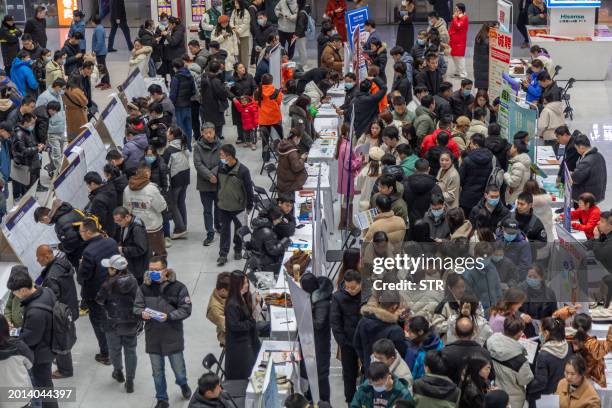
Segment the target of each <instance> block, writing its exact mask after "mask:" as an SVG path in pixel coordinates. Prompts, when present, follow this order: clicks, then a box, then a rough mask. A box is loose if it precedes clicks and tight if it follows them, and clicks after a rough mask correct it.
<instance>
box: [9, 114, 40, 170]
mask: <svg viewBox="0 0 612 408" xmlns="http://www.w3.org/2000/svg"><path fill="white" fill-rule="evenodd" d="M11 152H12V157H13V160H14V161H15V163H16V164H19V165H22V166H28V167H29V168H30V169H31V170H34V169H39V168H40V160H39V158H38V148H37V147H36V141H35V140H34V136H33V135H32V133H31V132H30V131H28V130H27V129H25V128H24V127H22V126H21V125H17V126H16V127H15V132H14V135H13V145H12V146H11Z"/></svg>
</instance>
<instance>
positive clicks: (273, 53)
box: [270, 45, 283, 89]
mask: <svg viewBox="0 0 612 408" xmlns="http://www.w3.org/2000/svg"><path fill="white" fill-rule="evenodd" d="M281 68H282V60H281V48H280V46H278V45H277V46H276V47H274V48H273V49H272V50H270V75H272V78H273V81H272V84H273V85H274V87H275V88H276V89H280V87H281V84H282V79H283V78H282V75H281Z"/></svg>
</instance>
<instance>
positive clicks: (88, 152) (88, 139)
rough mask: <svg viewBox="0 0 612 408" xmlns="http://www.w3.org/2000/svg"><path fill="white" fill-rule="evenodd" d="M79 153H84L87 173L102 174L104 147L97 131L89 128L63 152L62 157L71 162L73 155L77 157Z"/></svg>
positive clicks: (104, 158) (104, 159) (104, 156)
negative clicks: (95, 172)
mask: <svg viewBox="0 0 612 408" xmlns="http://www.w3.org/2000/svg"><path fill="white" fill-rule="evenodd" d="M81 151H84V152H85V163H87V171H97V172H98V173H100V174H102V171H103V170H104V165H105V164H106V146H104V143H103V142H102V138H101V137H100V135H99V134H98V131H97V130H96V129H94V128H93V127H89V128H88V129H86V130H85V131H84V132H83V133H81V134H80V135H78V136H77V138H76V139H74V140H73V141H72V143H70V144H69V145H68V147H67V148H66V150H65V151H64V156H66V157H67V158H68V160H69V161H70V160H73V157H72V156H73V155H79V154H80V153H81Z"/></svg>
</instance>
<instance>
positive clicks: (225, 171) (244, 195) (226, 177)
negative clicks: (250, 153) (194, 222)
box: [217, 161, 253, 212]
mask: <svg viewBox="0 0 612 408" xmlns="http://www.w3.org/2000/svg"><path fill="white" fill-rule="evenodd" d="M217 178H218V189H217V205H218V207H219V208H220V209H222V210H225V211H236V212H241V211H243V210H245V209H246V210H247V211H250V210H251V209H252V208H253V181H252V179H251V173H250V172H249V168H248V167H246V166H245V165H244V164H241V163H240V162H238V161H236V163H235V164H234V166H233V167H230V166H229V165H223V166H221V167H220V168H219V171H218V174H217Z"/></svg>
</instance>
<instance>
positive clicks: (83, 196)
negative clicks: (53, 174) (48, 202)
mask: <svg viewBox="0 0 612 408" xmlns="http://www.w3.org/2000/svg"><path fill="white" fill-rule="evenodd" d="M72 157H73V160H72V161H71V162H70V163H69V164H68V166H66V168H65V169H64V170H63V171H62V172H61V173H60V174H59V175H58V176H57V178H56V179H55V180H54V181H53V189H54V190H55V195H56V196H57V198H59V199H61V200H62V201H66V202H69V203H70V204H72V206H73V207H76V208H80V209H83V208H85V206H86V205H87V203H88V201H89V199H88V195H89V191H88V190H87V185H86V184H85V183H84V182H83V179H84V178H85V174H87V161H86V160H85V152H83V151H81V152H80V153H79V154H78V155H76V154H74V155H72Z"/></svg>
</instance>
